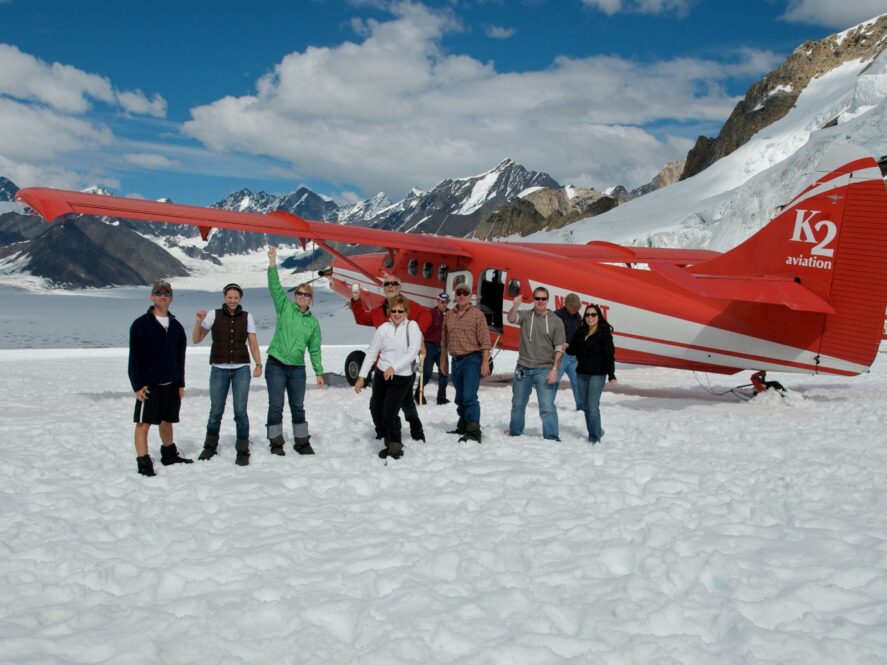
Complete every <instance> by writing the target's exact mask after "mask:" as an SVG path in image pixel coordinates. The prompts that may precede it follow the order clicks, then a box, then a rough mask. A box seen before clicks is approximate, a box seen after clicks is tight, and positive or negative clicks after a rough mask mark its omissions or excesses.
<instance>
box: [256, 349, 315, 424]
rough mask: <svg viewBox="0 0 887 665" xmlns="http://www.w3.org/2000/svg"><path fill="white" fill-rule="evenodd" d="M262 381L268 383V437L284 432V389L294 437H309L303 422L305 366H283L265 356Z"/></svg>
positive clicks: (272, 358) (270, 357) (275, 359)
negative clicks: (291, 418) (265, 361)
mask: <svg viewBox="0 0 887 665" xmlns="http://www.w3.org/2000/svg"><path fill="white" fill-rule="evenodd" d="M265 383H266V384H267V385H268V421H267V422H266V423H265V424H266V425H267V427H268V438H269V439H272V438H274V437H275V436H279V435H281V434H283V426H282V425H283V393H284V391H286V395H287V398H289V403H290V414H291V415H292V417H293V436H295V437H303V436H308V424H307V423H306V422H305V367H304V365H285V364H284V363H282V362H280V361H279V360H277V358H274V357H273V356H268V362H267V364H266V365H265Z"/></svg>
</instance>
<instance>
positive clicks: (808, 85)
mask: <svg viewBox="0 0 887 665" xmlns="http://www.w3.org/2000/svg"><path fill="white" fill-rule="evenodd" d="M885 44H887V16H883V17H880V18H878V19H873V20H872V21H869V22H866V23H864V24H861V25H860V26H856V27H854V28H852V29H850V30H846V31H844V32H842V33H838V34H836V35H832V36H830V37H828V38H826V39H824V40H821V41H819V42H807V43H805V44H802V45H801V46H799V47H798V48H797V49H796V50H795V51H794V52H793V53H792V54H791V55H790V56H789V57H788V58H787V60H786V62H785V63H783V64H782V65H781V66H780V67H778V68H777V69H776V70H774V71H773V72H770V73H769V74H768V75H767V76H765V77H764V78H763V79H762V80H761V81H759V82H757V83H755V84H754V85H752V86H751V87H750V88H749V90H748V92H747V94H746V96H745V97H744V98H743V99H742V100H741V101H740V102H739V103H738V104H737V106H736V108H735V109H734V111H733V113H732V114H731V115H730V117H729V118H728V120H727V121H726V122H725V124H724V126H723V127H722V129H721V132H720V133H719V135H718V136H717V137H699V139H698V140H697V141H696V144H695V145H694V147H693V149H692V150H691V151H690V153H689V154H688V155H687V159H686V160H679V161H678V162H674V163H671V164H668V165H666V166H665V167H664V168H663V169H662V171H661V172H660V174H659V175H657V177H656V178H654V179H653V181H651V182H650V183H648V184H647V185H644V186H642V187H639V188H637V189H635V190H632V191H631V192H629V191H627V190H626V189H625V188H623V187H617V188H613V189H611V190H609V191H606V192H597V191H595V190H591V189H578V188H573V187H569V186H568V187H562V186H561V185H560V184H559V183H557V182H556V181H555V180H554V179H553V178H551V176H549V175H548V174H546V173H541V172H535V171H530V170H528V169H526V168H525V167H524V166H522V165H520V164H517V163H515V162H513V161H511V160H509V159H506V160H503V161H502V162H500V163H499V164H498V165H497V166H496V167H495V168H493V169H491V170H490V171H487V172H486V173H482V174H480V175H477V176H472V177H467V178H453V179H447V180H444V181H442V182H441V183H439V184H438V185H437V186H436V187H434V188H433V189H431V190H430V191H427V192H426V191H421V190H418V189H414V190H412V191H411V192H410V193H409V194H407V196H406V197H404V198H403V199H402V200H400V201H398V202H396V203H392V202H391V201H390V200H389V199H388V198H387V197H386V196H385V194H384V193H382V192H380V193H378V194H376V195H375V196H373V197H371V198H369V199H366V200H364V201H361V202H359V203H356V204H353V205H347V206H339V205H337V204H336V203H335V202H333V201H330V200H329V199H326V198H324V197H322V196H319V195H317V194H316V193H314V192H311V191H310V190H308V189H306V188H304V187H303V188H300V189H298V190H297V191H296V192H293V193H290V194H286V195H282V196H277V195H272V194H268V193H266V192H252V191H250V190H249V189H241V190H238V191H236V192H233V193H231V194H230V195H228V196H227V197H226V198H225V199H223V200H221V201H218V202H217V203H215V204H213V207H217V208H223V209H226V210H242V211H251V212H259V213H266V212H270V211H272V210H286V211H289V212H292V213H293V214H295V215H298V216H300V217H304V218H307V219H316V220H323V221H328V222H333V223H339V224H352V225H359V226H368V227H372V228H380V229H390V230H396V231H404V232H419V233H437V234H447V235H453V236H469V235H474V236H476V237H480V238H497V237H506V236H529V237H530V238H532V239H533V240H539V241H560V242H587V241H588V240H594V239H600V240H611V241H616V242H624V243H636V244H645V245H660V246H691V245H692V246H701V247H705V246H708V247H711V248H713V249H726V248H727V247H729V246H732V245H734V244H736V243H737V242H739V241H740V240H742V239H744V237H747V235H750V234H751V233H752V232H753V231H754V230H756V229H757V228H759V227H760V226H761V225H763V224H764V223H766V221H767V220H768V219H769V211H768V210H767V206H766V205H762V204H761V197H764V198H765V199H766V200H767V201H768V202H772V205H773V206H776V205H778V203H779V202H780V201H782V200H785V199H784V197H786V196H788V195H789V194H790V193H791V192H789V191H788V189H789V188H790V187H791V186H793V184H792V182H791V180H792V178H791V176H792V174H795V173H796V172H797V170H798V169H801V168H802V167H805V166H810V162H811V160H812V159H813V157H815V155H817V154H819V153H820V152H821V150H820V148H822V149H824V147H825V146H826V145H827V144H829V143H830V142H834V141H835V140H855V141H856V142H859V143H861V144H863V145H864V146H866V147H867V148H868V149H869V150H870V151H871V152H873V153H875V154H876V155H882V154H885V153H887V127H884V126H882V125H883V124H884V123H880V122H878V121H877V118H878V117H879V116H878V113H882V112H883V113H884V115H887V111H884V104H885V97H887V76H885V75H883V74H882V71H883V70H885V69H887V64H885V60H887V56H885V55H884V47H885ZM879 109H880V110H879ZM773 169H775V171H776V172H777V173H778V175H777V176H774V175H773V174H772V173H771V175H769V176H767V175H766V174H767V173H769V172H770V171H771V170H773ZM774 177H777V178H778V177H781V178H782V179H783V180H784V181H785V182H780V181H778V180H774ZM16 191H17V188H16V187H15V185H14V184H13V183H11V182H10V181H9V180H7V179H6V178H0V201H11V200H13V199H14V196H15V192H16ZM98 193H102V192H101V191H99V192H98ZM754 197H758V198H754ZM780 197H783V198H780ZM752 202H754V205H750V203H752ZM3 205H7V206H8V205H10V204H3ZM70 224H71V222H69V223H68V226H66V227H65V229H64V231H62V232H60V231H58V230H56V228H57V227H56V225H52V226H47V225H46V224H44V223H43V222H42V221H40V220H39V219H37V218H34V217H25V216H22V215H21V214H19V213H16V212H9V213H6V214H2V215H0V271H2V272H7V273H14V272H17V271H18V272H28V273H31V274H33V275H38V276H42V277H45V278H46V279H47V280H49V281H51V282H53V283H55V284H64V285H69V286H72V287H82V286H101V285H109V284H145V283H148V282H149V281H150V280H151V279H153V277H154V276H155V275H158V274H167V275H179V274H184V272H186V269H185V266H184V265H183V263H182V261H179V260H178V259H176V258H174V256H172V255H175V254H177V253H180V254H179V256H180V257H181V258H182V259H183V260H184V259H185V257H191V258H195V259H199V260H203V261H212V262H214V263H219V262H223V261H224V259H225V257H227V256H230V255H233V254H242V253H246V252H252V251H255V250H257V249H259V248H262V247H264V246H265V245H266V244H267V243H269V242H271V243H275V244H289V245H293V244H294V243H293V240H292V238H289V237H282V238H275V237H271V238H268V237H266V236H264V235H261V234H251V233H243V232H234V231H227V230H217V231H214V232H213V233H212V234H211V235H210V238H209V241H208V242H207V243H205V244H202V243H199V240H196V235H197V233H196V230H195V229H193V227H178V226H175V225H167V224H151V223H143V222H129V221H125V220H110V219H100V220H99V219H91V218H86V217H81V218H79V219H78V220H77V224H76V225H75V226H74V227H73V228H72V229H71V233H67V231H68V229H69V226H70ZM96 225H101V227H104V228H100V227H99V226H96ZM93 226H95V228H92V227H93ZM65 242H70V243H72V244H71V247H70V248H68V249H66V245H65ZM72 250H73V251H76V252H77V253H78V254H81V255H82V257H83V258H82V260H80V261H79V262H73V263H72V261H71V258H70V257H69V256H66V254H71V253H72ZM167 250H169V251H167ZM349 251H352V250H349ZM353 251H366V248H359V249H357V250H353ZM171 254H172V255H171ZM164 255H165V256H164ZM325 260H326V259H325V258H324V257H319V256H317V255H315V254H310V253H309V254H305V255H303V256H302V257H301V258H300V259H299V260H297V261H290V263H289V265H290V266H291V267H296V266H297V265H298V266H299V267H305V266H306V265H307V264H309V263H310V262H312V261H314V262H319V261H325ZM136 264H137V265H136ZM284 265H287V264H284Z"/></svg>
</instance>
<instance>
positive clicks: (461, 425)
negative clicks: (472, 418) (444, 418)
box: [447, 418, 468, 434]
mask: <svg viewBox="0 0 887 665" xmlns="http://www.w3.org/2000/svg"><path fill="white" fill-rule="evenodd" d="M467 427H468V422H467V421H466V420H465V418H459V422H458V423H457V424H456V429H451V430H448V431H447V434H465V430H466V428H467Z"/></svg>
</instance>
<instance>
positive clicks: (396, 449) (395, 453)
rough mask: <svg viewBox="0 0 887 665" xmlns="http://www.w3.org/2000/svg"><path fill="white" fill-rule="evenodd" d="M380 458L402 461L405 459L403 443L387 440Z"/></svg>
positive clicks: (380, 452)
mask: <svg viewBox="0 0 887 665" xmlns="http://www.w3.org/2000/svg"><path fill="white" fill-rule="evenodd" d="M379 457H381V458H382V459H387V458H389V457H390V458H391V459H400V458H401V457H403V443H401V442H400V441H391V440H389V439H387V438H386V439H385V447H384V448H382V450H380V451H379Z"/></svg>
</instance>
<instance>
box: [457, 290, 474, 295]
mask: <svg viewBox="0 0 887 665" xmlns="http://www.w3.org/2000/svg"><path fill="white" fill-rule="evenodd" d="M456 295H457V296H470V295H471V291H456Z"/></svg>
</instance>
